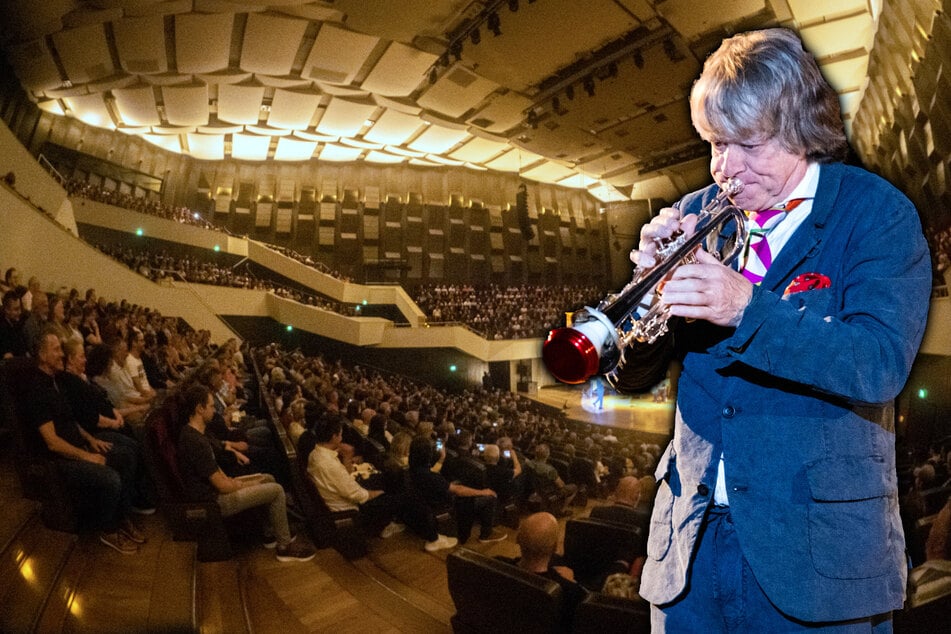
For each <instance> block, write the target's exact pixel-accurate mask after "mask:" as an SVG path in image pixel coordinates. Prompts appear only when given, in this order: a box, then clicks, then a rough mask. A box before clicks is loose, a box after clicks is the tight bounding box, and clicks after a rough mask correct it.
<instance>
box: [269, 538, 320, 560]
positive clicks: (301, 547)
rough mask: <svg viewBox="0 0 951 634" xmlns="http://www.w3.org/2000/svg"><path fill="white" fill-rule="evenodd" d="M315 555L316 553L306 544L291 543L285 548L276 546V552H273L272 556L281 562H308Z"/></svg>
mask: <svg viewBox="0 0 951 634" xmlns="http://www.w3.org/2000/svg"><path fill="white" fill-rule="evenodd" d="M316 554H317V551H316V550H314V549H313V548H312V547H311V546H309V545H308V544H295V543H293V542H291V543H289V544H287V545H286V546H278V547H277V550H275V551H274V556H275V557H277V560H278V561H281V562H288V561H310V560H311V559H313V558H314V556H315V555H316Z"/></svg>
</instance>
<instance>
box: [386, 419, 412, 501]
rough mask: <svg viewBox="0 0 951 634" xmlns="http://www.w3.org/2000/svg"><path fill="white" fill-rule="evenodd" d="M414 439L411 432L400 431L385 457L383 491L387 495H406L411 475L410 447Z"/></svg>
mask: <svg viewBox="0 0 951 634" xmlns="http://www.w3.org/2000/svg"><path fill="white" fill-rule="evenodd" d="M411 442H413V437H412V436H411V435H410V434H409V432H405V431H398V432H396V434H395V435H394V436H393V442H391V443H390V448H389V449H388V450H387V451H386V455H385V456H384V457H383V490H384V491H386V492H387V493H395V494H405V493H406V478H407V476H408V474H409V445H410V443H411Z"/></svg>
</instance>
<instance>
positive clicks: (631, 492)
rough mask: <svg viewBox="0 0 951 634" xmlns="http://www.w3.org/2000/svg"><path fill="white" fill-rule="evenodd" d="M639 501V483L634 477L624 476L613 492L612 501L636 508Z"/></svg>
mask: <svg viewBox="0 0 951 634" xmlns="http://www.w3.org/2000/svg"><path fill="white" fill-rule="evenodd" d="M640 499H641V482H640V480H638V479H637V478H635V477H634V476H624V477H623V478H621V479H620V480H619V481H618V483H617V489H615V490H614V500H615V501H616V502H619V503H621V504H630V505H631V506H637V503H638V501H640Z"/></svg>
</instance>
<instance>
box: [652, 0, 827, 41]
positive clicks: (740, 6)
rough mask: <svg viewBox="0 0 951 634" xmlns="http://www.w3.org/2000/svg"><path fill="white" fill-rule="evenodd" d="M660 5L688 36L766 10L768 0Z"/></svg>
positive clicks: (674, 0)
mask: <svg viewBox="0 0 951 634" xmlns="http://www.w3.org/2000/svg"><path fill="white" fill-rule="evenodd" d="M825 4H828V3H825ZM656 6H657V12H658V13H660V14H661V15H662V16H663V17H664V18H665V19H666V20H667V21H668V22H670V25H671V26H673V27H674V28H675V29H677V31H678V32H679V33H680V34H681V35H682V36H683V37H686V38H693V37H696V36H698V35H702V34H704V33H708V32H710V31H712V30H714V29H719V28H722V26H723V25H724V24H730V23H732V22H739V21H741V20H744V19H746V18H749V17H752V16H754V15H756V14H757V13H760V12H761V11H765V10H766V2H765V0H732V1H731V2H702V3H698V2H696V1H695V0H664V2H659V3H657V5H656Z"/></svg>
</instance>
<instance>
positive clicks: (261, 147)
mask: <svg viewBox="0 0 951 634" xmlns="http://www.w3.org/2000/svg"><path fill="white" fill-rule="evenodd" d="M270 145H271V137H269V136H258V135H256V134H233V135H231V156H232V157H233V158H236V159H241V160H244V161H263V160H265V159H267V151H268V148H269V147H270Z"/></svg>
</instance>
